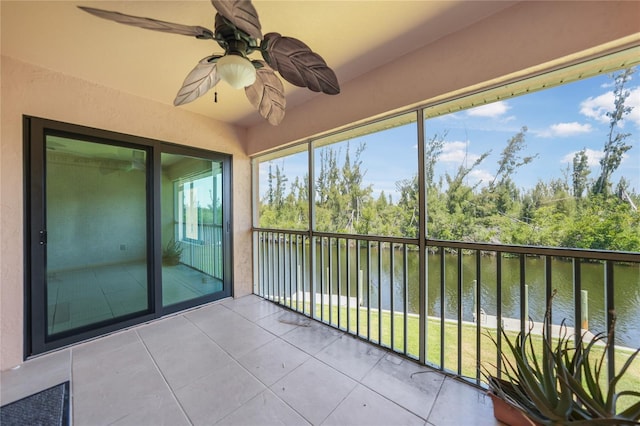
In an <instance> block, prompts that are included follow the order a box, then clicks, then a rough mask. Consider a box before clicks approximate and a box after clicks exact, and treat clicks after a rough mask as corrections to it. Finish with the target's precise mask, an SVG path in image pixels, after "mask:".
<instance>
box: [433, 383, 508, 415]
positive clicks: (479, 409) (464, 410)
mask: <svg viewBox="0 0 640 426" xmlns="http://www.w3.org/2000/svg"><path fill="white" fill-rule="evenodd" d="M461 401H464V402H463V403H461ZM428 420H429V422H430V423H432V424H433V425H434V426H457V425H460V424H465V425H469V426H496V425H499V424H500V422H498V421H497V420H496V419H495V417H493V405H492V403H491V398H489V397H488V396H486V395H485V392H483V391H481V390H479V389H476V388H474V387H473V386H469V385H467V384H466V383H462V382H460V381H458V380H455V379H451V378H447V379H446V380H445V381H444V383H443V384H442V389H441V390H440V393H439V394H438V397H437V399H436V401H435V403H434V405H433V410H432V411H431V415H430V416H429V419H428Z"/></svg>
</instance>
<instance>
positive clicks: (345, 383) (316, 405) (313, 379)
mask: <svg viewBox="0 0 640 426" xmlns="http://www.w3.org/2000/svg"><path fill="white" fill-rule="evenodd" d="M356 385H357V382H355V381H354V380H352V379H350V378H349V377H347V376H345V375H344V374H342V373H340V372H339V371H337V370H335V369H333V368H331V367H329V366H328V365H326V364H323V363H322V362H320V361H318V360H316V359H315V358H311V359H309V360H308V361H306V362H305V363H304V364H302V365H301V366H300V367H298V368H297V369H295V370H294V371H293V372H291V373H290V374H288V375H287V376H285V377H284V378H283V379H282V380H280V381H278V382H276V383H275V384H274V385H273V386H271V390H273V392H274V393H275V394H276V395H277V396H278V397H279V398H281V399H282V400H283V401H284V402H286V403H287V404H288V405H289V406H291V407H292V408H293V409H294V410H296V411H297V412H298V413H300V414H301V415H302V416H303V417H304V418H305V419H307V421H309V422H310V423H312V424H315V425H317V424H320V423H322V421H323V420H324V419H326V418H327V416H329V414H331V412H333V410H335V409H336V407H337V406H338V405H339V404H340V402H342V400H343V399H344V398H345V397H346V396H347V395H348V394H349V393H350V392H351V390H352V389H353V388H354V387H355V386H356Z"/></svg>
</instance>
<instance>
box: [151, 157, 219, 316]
mask: <svg viewBox="0 0 640 426" xmlns="http://www.w3.org/2000/svg"><path fill="white" fill-rule="evenodd" d="M223 167H224V163H223V162H222V161H220V160H209V159H203V158H197V157H191V156H184V155H178V154H169V153H162V247H163V253H162V304H163V306H172V305H176V304H182V303H184V302H188V301H190V300H194V299H198V298H201V297H203V296H206V295H210V294H215V293H219V292H222V291H223V290H224V238H223V236H224V227H223V223H224V219H225V218H224V196H223V195H224V188H223Z"/></svg>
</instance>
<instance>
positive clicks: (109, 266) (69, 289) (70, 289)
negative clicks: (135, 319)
mask: <svg viewBox="0 0 640 426" xmlns="http://www.w3.org/2000/svg"><path fill="white" fill-rule="evenodd" d="M45 144H46V148H45V152H46V160H45V170H46V191H45V206H46V217H45V225H46V227H45V230H46V233H47V235H46V244H45V245H44V247H45V250H46V252H45V257H46V262H45V268H46V271H45V293H46V297H47V304H46V311H47V316H46V320H47V327H46V330H47V332H46V334H47V338H49V339H50V338H52V337H53V336H55V335H56V334H59V333H63V332H68V331H70V330H74V329H82V328H87V327H91V326H94V325H96V324H99V323H101V322H104V321H111V320H114V319H117V318H121V317H126V316H131V315H133V314H135V313H140V312H149V304H150V303H149V302H150V300H149V270H148V268H147V265H148V262H147V260H148V249H149V247H148V244H147V241H148V233H147V220H146V218H147V206H148V205H149V194H148V193H147V179H146V168H147V167H146V165H147V157H148V155H147V152H146V150H144V149H135V148H128V147H122V146H114V145H108V144H104V143H94V142H87V141H83V140H76V139H71V138H65V137H59V136H53V135H46V136H45Z"/></svg>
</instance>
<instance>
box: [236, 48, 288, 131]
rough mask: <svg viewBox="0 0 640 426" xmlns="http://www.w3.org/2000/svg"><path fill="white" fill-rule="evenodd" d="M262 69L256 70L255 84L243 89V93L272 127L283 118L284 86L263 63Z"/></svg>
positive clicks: (284, 103)
mask: <svg viewBox="0 0 640 426" xmlns="http://www.w3.org/2000/svg"><path fill="white" fill-rule="evenodd" d="M255 62H259V63H260V64H261V65H262V67H261V68H258V69H257V70H256V82H255V83H253V84H252V85H251V86H248V87H245V89H244V91H245V93H246V94H247V98H248V99H249V102H251V105H253V106H254V107H255V108H257V110H258V112H260V115H261V116H263V117H264V118H266V119H267V120H268V121H269V123H271V124H272V125H274V126H277V125H278V124H280V122H281V121H282V119H283V118H284V109H285V106H286V100H285V97H284V86H283V84H282V81H280V79H279V78H278V76H277V75H276V73H275V72H273V70H272V69H271V68H269V66H268V65H267V64H266V63H265V62H263V61H255Z"/></svg>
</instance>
